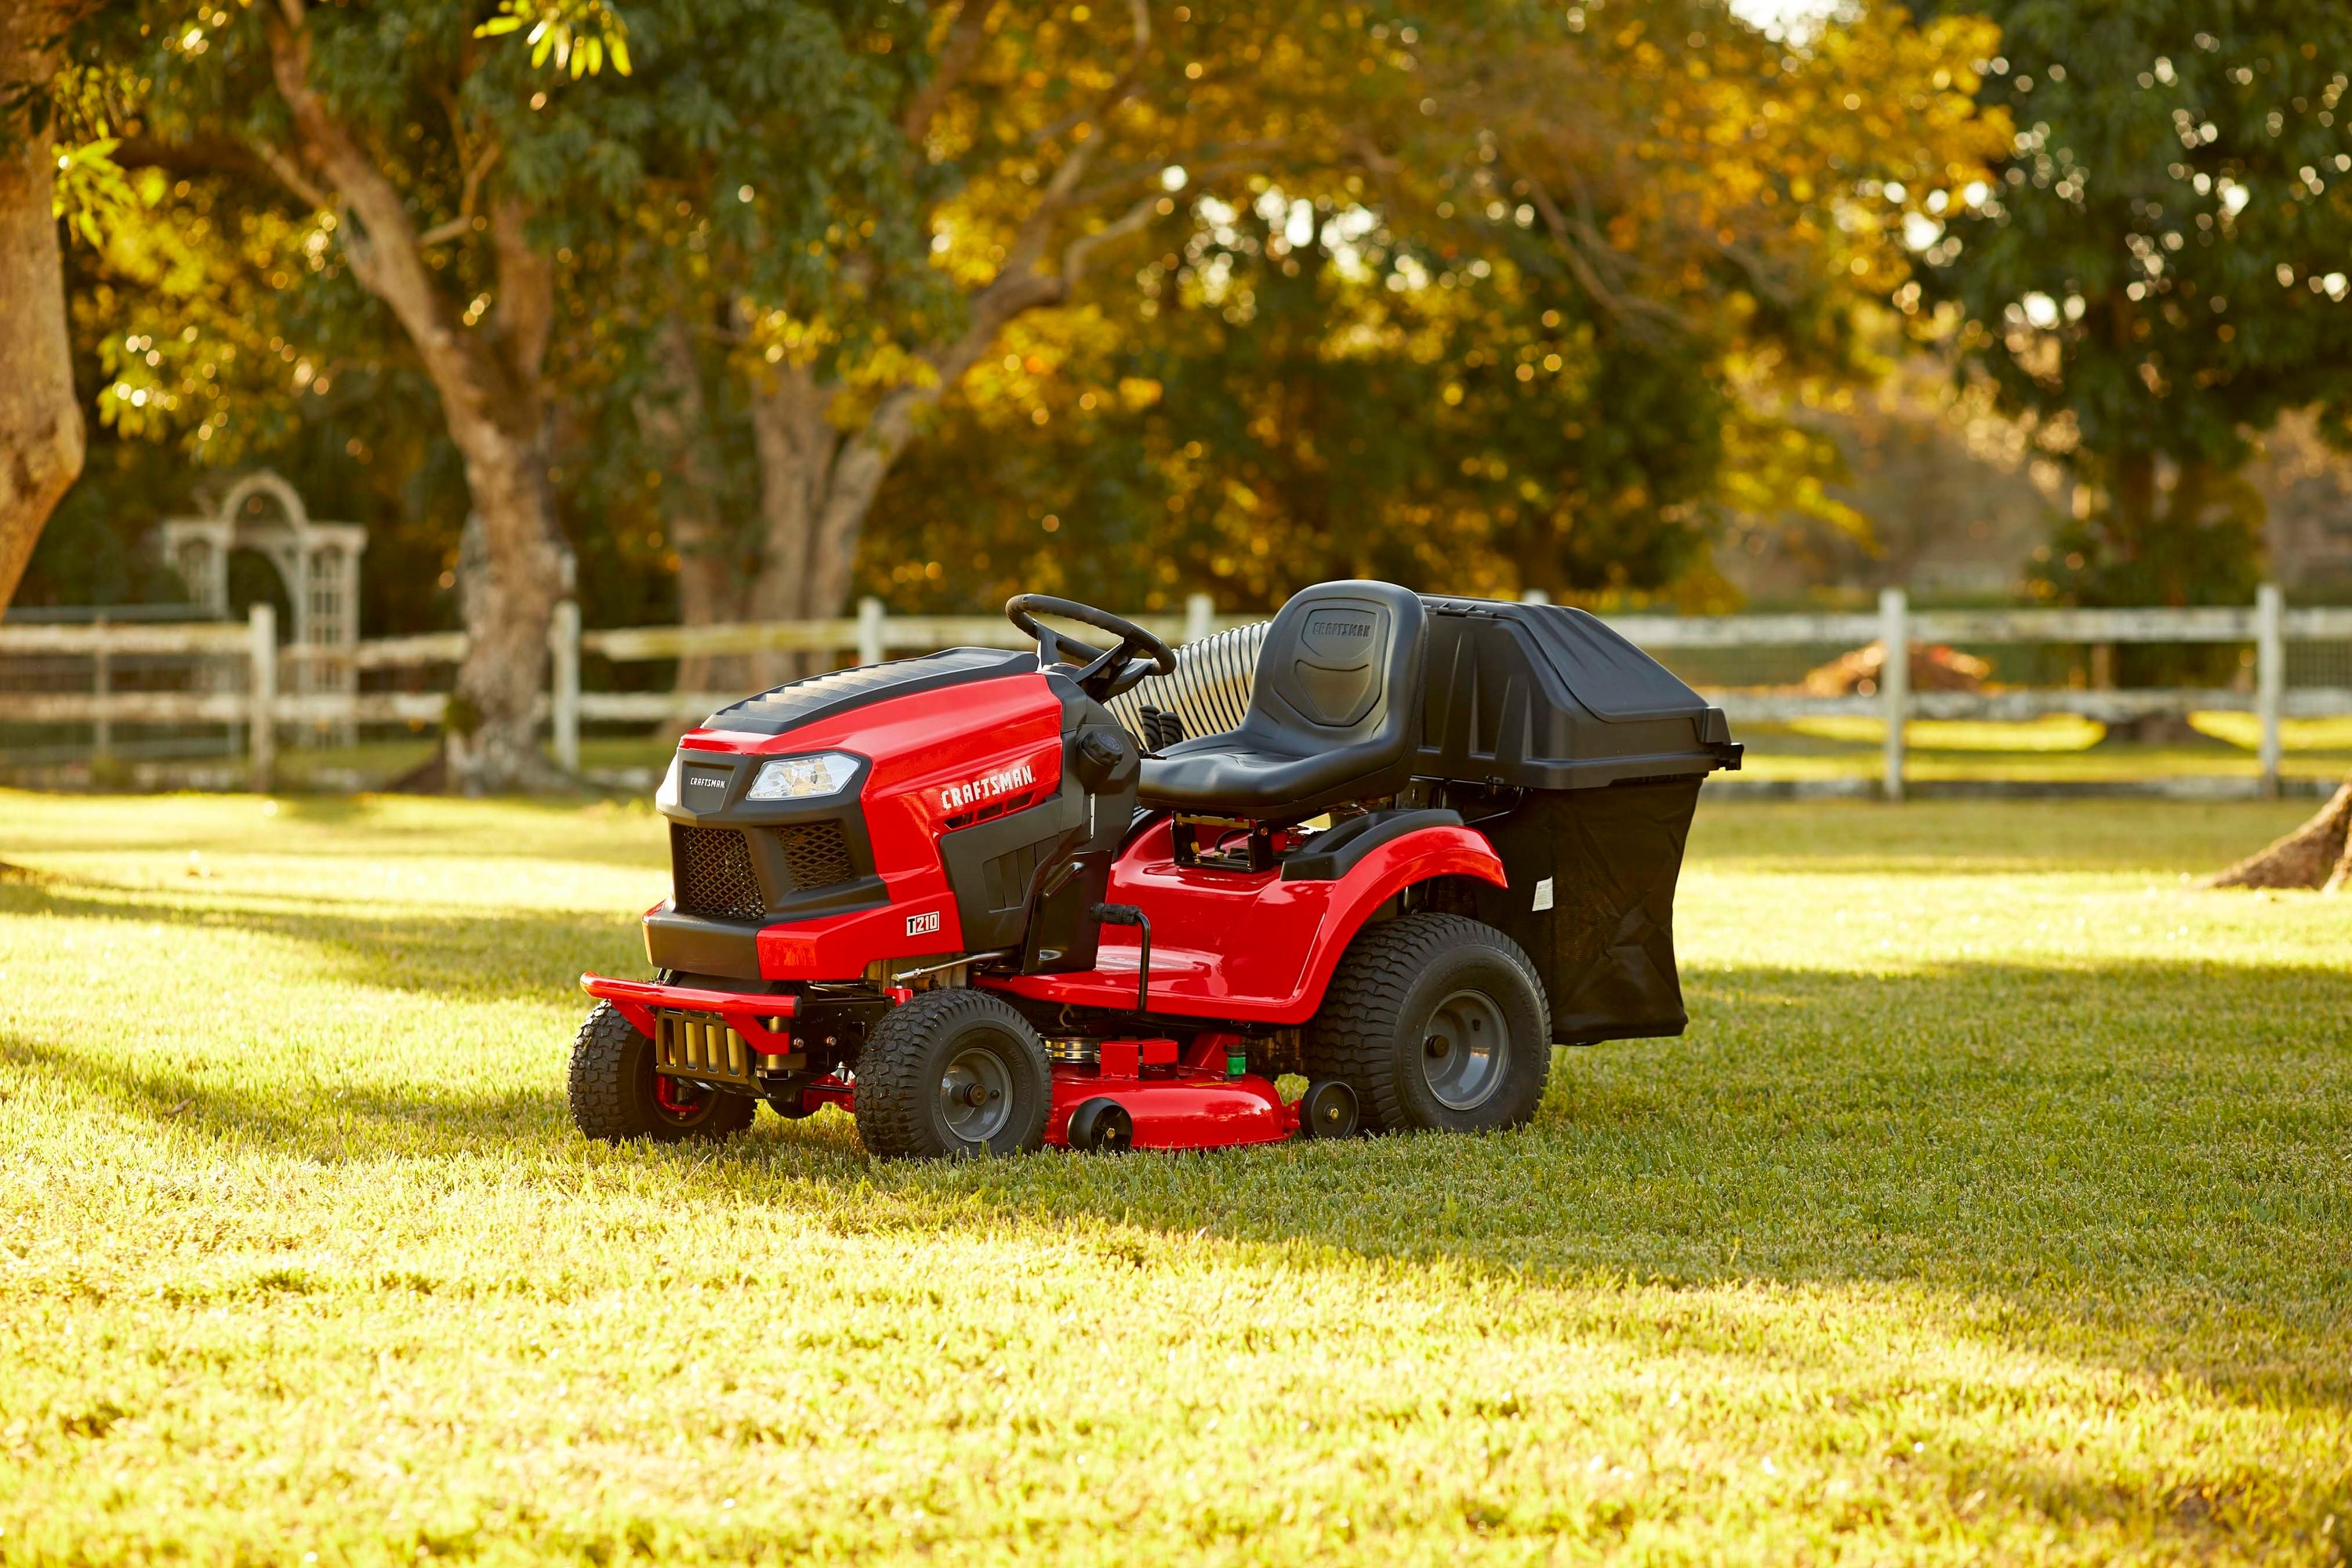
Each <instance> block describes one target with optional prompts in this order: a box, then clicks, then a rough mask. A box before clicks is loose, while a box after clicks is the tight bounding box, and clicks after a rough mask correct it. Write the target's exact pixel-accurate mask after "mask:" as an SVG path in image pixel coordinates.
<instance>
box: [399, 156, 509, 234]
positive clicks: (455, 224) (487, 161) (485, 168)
mask: <svg viewBox="0 0 2352 1568" xmlns="http://www.w3.org/2000/svg"><path fill="white" fill-rule="evenodd" d="M501 151H503V149H502V148H500V147H499V145H498V143H496V142H492V143H491V144H490V150H489V151H488V152H487V153H483V154H482V155H481V156H480V157H479V158H477V159H475V160H474V163H473V165H472V166H471V167H470V168H468V169H467V171H466V184H465V188H464V189H463V190H462V191H460V192H459V193H458V195H457V216H456V217H453V218H451V219H450V220H449V221H448V222H446V223H441V224H436V225H434V226H432V227H431V228H428V229H426V230H425V232H424V233H423V234H420V235H418V236H417V237H416V243H417V244H418V245H421V246H435V245H446V244H447V243H448V242H449V241H451V240H453V239H462V238H464V237H466V236H467V235H469V234H471V233H473V232H474V198H475V197H476V196H477V195H479V194H480V191H481V188H482V176H483V175H485V174H488V173H489V172H490V167H491V165H492V164H494V163H497V162H498V161H499V153H500V152H501Z"/></svg>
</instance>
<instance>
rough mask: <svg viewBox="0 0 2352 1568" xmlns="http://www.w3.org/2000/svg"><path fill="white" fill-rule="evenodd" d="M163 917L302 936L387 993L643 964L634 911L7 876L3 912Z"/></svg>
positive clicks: (322, 955) (565, 981)
mask: <svg viewBox="0 0 2352 1568" xmlns="http://www.w3.org/2000/svg"><path fill="white" fill-rule="evenodd" d="M8 915H47V916H51V917H61V918H64V919H68V920H82V921H116V922H122V923H126V924H133V925H146V924H157V925H164V926H173V927H185V928H202V929H205V930H211V931H218V930H220V929H221V928H223V927H227V926H233V927H234V928H235V929H236V930H237V931H242V932H249V933H254V934H258V935H261V936H266V937H271V938H275V939H278V940H281V941H285V942H295V943H299V944H301V945H302V946H303V947H305V948H307V949H308V950H310V952H311V953H312V954H313V955H315V959H316V961H317V963H318V964H319V966H320V970H321V971H322V972H323V973H325V974H327V975H329V976H331V977H333V978H337V979H344V980H352V981H357V982H360V983H362V984H369V985H376V986H382V987H384V988H385V989H388V990H393V991H404V992H417V993H423V994H434V995H442V996H452V997H457V996H462V997H473V998H521V997H545V996H547V995H549V994H552V993H553V992H554V991H556V990H559V989H569V988H570V987H571V986H572V984H574V983H575V982H576V981H577V980H578V979H579V976H580V973H581V971H582V970H583V969H584V968H616V967H618V968H625V970H626V972H628V973H637V972H639V971H640V970H642V969H643V967H644V963H645V955H644V951H643V947H642V942H643V939H642V937H641V936H640V935H639V933H638V930H637V922H636V920H635V916H634V915H633V914H632V913H629V912H615V913H613V914H609V915H604V914H588V913H582V912H572V911H562V910H546V909H537V908H531V907H529V906H521V907H510V906H494V907H483V906H470V907H461V908H458V909H455V910H452V911H451V912H450V913H447V914H419V913H415V912H410V911H408V910H404V909H403V908H401V907H399V906H392V907H387V906H385V905H383V904H381V903H373V904H372V903H368V902H365V901H363V900H338V899H332V898H327V897H321V896H319V895H315V894H306V893H279V892H274V891H271V890H269V889H250V890H247V889H237V890H236V891H234V892H230V893H226V894H223V895H221V897H220V898H219V899H218V900H207V899H201V898H200V899H173V898H166V897H163V896H161V895H159V894H157V893H156V892H154V891H153V890H152V889H139V888H122V887H118V886H114V885H111V884H107V883H101V882H95V881H88V880H81V879H73V878H68V877H65V876H59V875H48V876H42V877H38V878H30V877H27V878H20V879H0V917H5V916H8Z"/></svg>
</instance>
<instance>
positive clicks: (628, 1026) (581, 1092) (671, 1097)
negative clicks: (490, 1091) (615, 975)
mask: <svg viewBox="0 0 2352 1568" xmlns="http://www.w3.org/2000/svg"><path fill="white" fill-rule="evenodd" d="M568 1087H569V1089H570V1095H569V1098H570V1100H571V1101H572V1123H573V1125H575V1126H577V1127H578V1128H579V1129H580V1131H583V1132H584V1133H586V1134H587V1135H588V1136H589V1137H591V1138H595V1139H600V1140H602V1141H603V1142H607V1143H620V1142H627V1141H629V1140H631V1139H635V1138H650V1139H652V1140H653V1141H654V1142H656V1143H683V1142H686V1141H687V1140H688V1139H690V1138H700V1139H708V1140H709V1141H710V1142H714V1143H715V1142H719V1141H720V1140H722V1139H726V1138H731V1137H733V1136H734V1135H735V1134H736V1133H738V1132H740V1131H743V1129H745V1128H746V1127H749V1126H751V1117H752V1115H753V1113H754V1112H756V1111H757V1110H759V1106H758V1104H757V1103H756V1102H755V1101H753V1100H750V1099H747V1098H746V1097H744V1096H742V1095H740V1094H727V1093H723V1092H721V1091H720V1090H719V1089H705V1088H703V1087H702V1086H701V1085H700V1084H696V1083H689V1082H688V1081H687V1080H686V1079H678V1078H667V1077H665V1076H663V1075H662V1074H660V1073H657V1072H656V1071H654V1043H653V1042H652V1041H651V1040H649V1039H647V1038H646V1037H644V1036H643V1035H641V1034H639V1033H637V1030H636V1026H635V1025H634V1024H632V1023H630V1022H629V1021H628V1019H626V1018H625V1017H623V1016H621V1011H620V1009H619V1008H617V1007H615V1006H614V1005H612V1004H611V1003H610V1002H599V1003H597V1004H596V1005H595V1006H594V1008H593V1009H592V1010H591V1011H590V1012H589V1014H588V1017H587V1021H586V1022H584V1023H583V1024H582V1025H581V1026H580V1033H579V1035H578V1036H577V1037H574V1038H573V1040H572V1075H571V1081H570V1084H569V1086H568Z"/></svg>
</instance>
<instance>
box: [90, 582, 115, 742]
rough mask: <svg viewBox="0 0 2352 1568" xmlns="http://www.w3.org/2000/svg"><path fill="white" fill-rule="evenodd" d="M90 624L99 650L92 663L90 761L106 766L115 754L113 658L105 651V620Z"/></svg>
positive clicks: (95, 651)
mask: <svg viewBox="0 0 2352 1568" xmlns="http://www.w3.org/2000/svg"><path fill="white" fill-rule="evenodd" d="M91 624H92V625H93V626H96V628H97V630H98V646H97V647H96V648H94V649H93V650H92V651H91V655H90V661H89V664H90V669H89V720H90V724H89V752H90V759H91V761H93V762H103V761H104V760H105V759H106V758H107V756H108V755H109V754H110V753H111V752H113V750H114V713H113V708H114V704H113V703H111V702H110V701H108V700H107V699H108V698H110V696H112V695H113V693H114V658H113V655H111V654H110V653H109V652H107V648H106V617H105V616H99V617H98V619H97V620H96V621H94V622H93V623H91Z"/></svg>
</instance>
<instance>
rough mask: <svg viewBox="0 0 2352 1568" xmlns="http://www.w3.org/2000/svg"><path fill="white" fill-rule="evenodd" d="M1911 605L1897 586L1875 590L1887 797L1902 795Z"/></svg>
mask: <svg viewBox="0 0 2352 1568" xmlns="http://www.w3.org/2000/svg"><path fill="white" fill-rule="evenodd" d="M1909 612H1910V606H1909V605H1908V604H1907V602H1906V600H1905V598H1904V595H1903V590H1902V589H1900V588H1882V589H1880V590H1879V594H1878V643H1879V647H1882V648H1884V649H1885V658H1882V659H1880V660H1879V665H1878V700H1879V705H1880V707H1881V708H1882V709H1883V710H1885V714H1886V754H1885V764H1884V768H1883V771H1882V773H1881V776H1880V780H1879V787H1880V789H1881V790H1882V791H1883V792H1884V793H1885V796H1886V798H1887V799H1888V800H1890V801H1899V800H1901V799H1902V798H1903V739H1904V737H1903V721H1905V720H1906V719H1907V718H1908V717H1910V713H1911V627H1910V619H1911V617H1910V613H1909Z"/></svg>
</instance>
